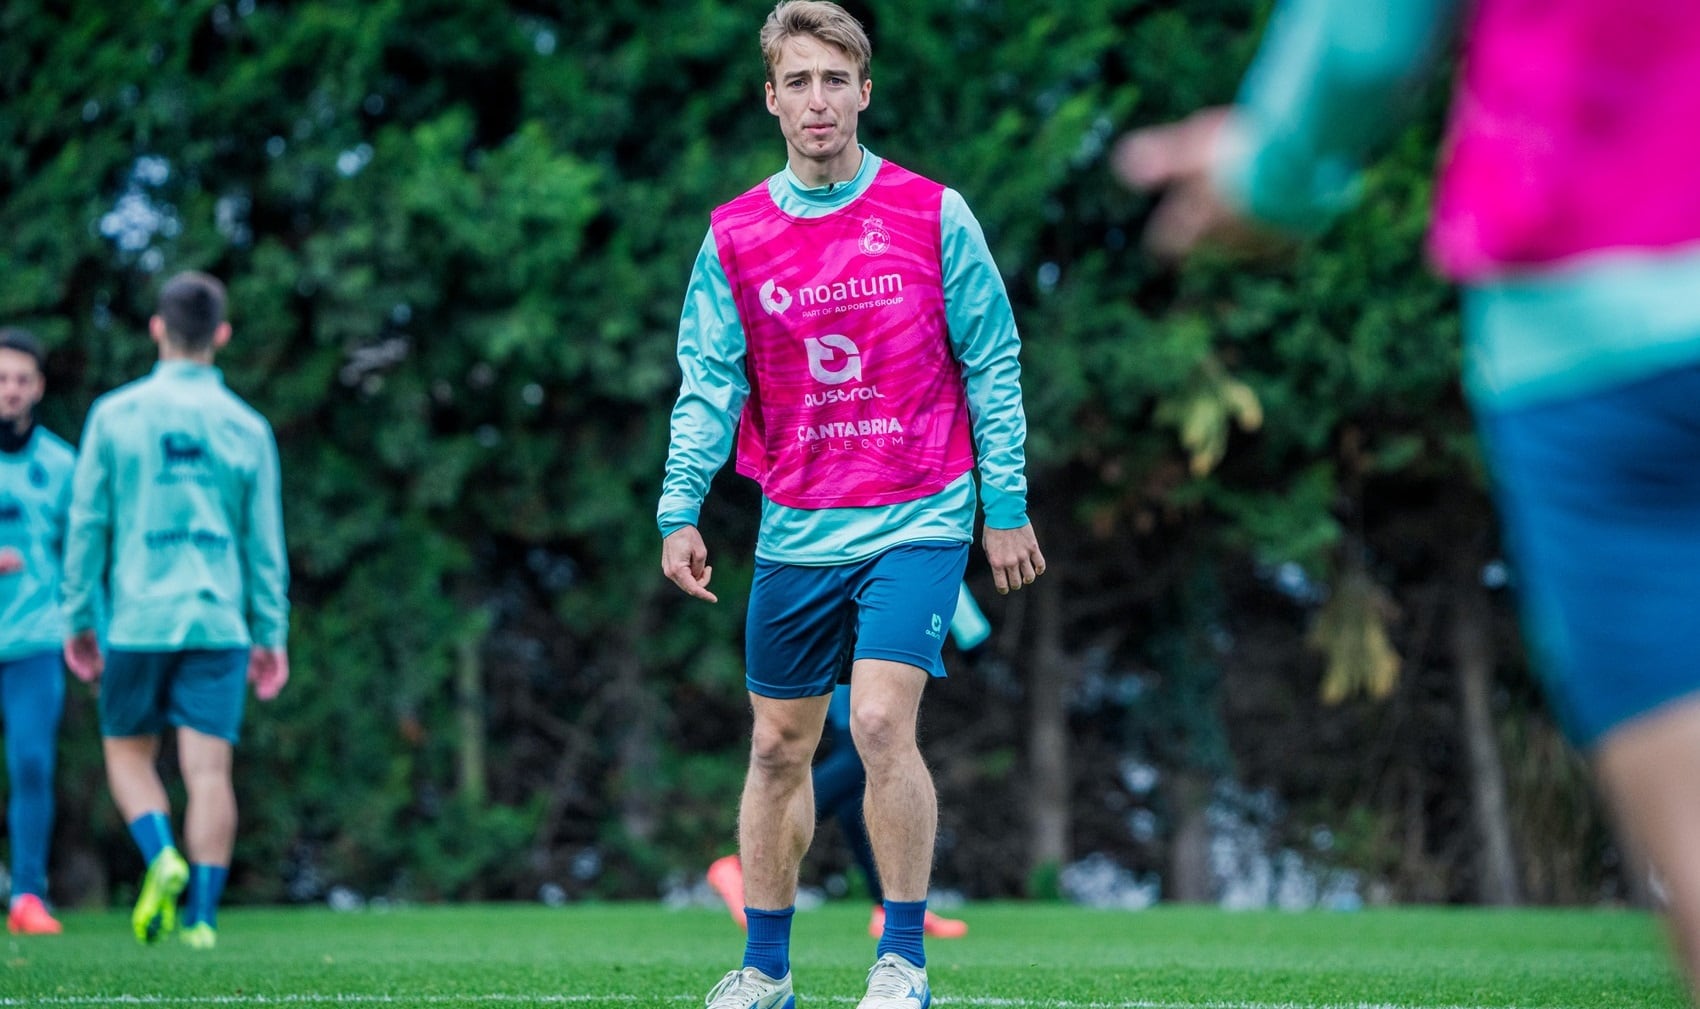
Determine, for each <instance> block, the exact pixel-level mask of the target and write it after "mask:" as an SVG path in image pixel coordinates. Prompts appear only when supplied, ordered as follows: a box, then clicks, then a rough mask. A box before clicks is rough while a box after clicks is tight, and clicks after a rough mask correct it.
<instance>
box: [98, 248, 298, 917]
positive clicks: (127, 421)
mask: <svg viewBox="0 0 1700 1009" xmlns="http://www.w3.org/2000/svg"><path fill="white" fill-rule="evenodd" d="M148 331H149V334H150V335H151V336H152V338H153V341H154V343H155V344H157V345H158V348H159V363H158V364H157V365H156V366H155V367H154V370H153V373H152V374H151V375H149V376H147V377H146V378H143V379H140V380H138V381H135V382H131V383H130V384H128V385H125V386H123V387H121V388H119V389H116V390H114V391H113V392H110V393H107V394H106V395H105V396H102V397H101V398H100V399H98V400H96V401H95V403H94V406H93V407H91V408H90V410H89V415H88V420H87V421H86V423H85V425H84V429H83V439H82V447H83V452H82V453H81V455H80V456H79V457H78V465H77V470H76V477H75V480H74V483H73V490H72V503H71V516H70V532H69V534H68V537H67V546H66V557H65V565H66V568H65V611H66V614H67V617H68V619H69V622H70V633H71V635H72V637H71V638H70V639H69V640H67V642H66V644H65V656H66V661H67V663H68V664H69V665H70V667H71V671H72V672H73V673H75V674H76V675H77V676H78V677H80V678H81V679H84V680H86V681H90V682H93V681H95V680H99V682H100V726H101V736H102V738H103V744H104V751H105V756H106V775H107V782H108V784H109V786H110V787H111V789H112V797H113V800H114V801H115V802H116V803H117V806H118V809H119V812H120V813H122V814H123V817H124V821H125V823H127V824H128V825H129V828H130V835H131V837H132V838H134V839H135V842H136V845H137V847H138V848H139V849H140V850H141V853H142V859H143V861H144V862H145V863H146V865H147V875H146V876H145V877H144V878H143V881H142V888H141V894H140V896H139V897H138V898H137V900H136V906H135V909H134V911H133V912H132V914H131V927H132V928H133V929H134V931H135V934H136V938H137V939H138V940H140V941H142V942H154V941H156V940H158V939H159V938H161V937H162V936H165V935H168V934H170V933H171V932H173V931H174V930H175V929H176V927H177V899H178V896H179V895H180V894H181V893H182V891H183V889H184V887H185V886H187V887H188V891H189V892H188V898H187V905H186V912H185V914H184V928H183V933H182V938H183V941H184V942H185V943H186V944H188V945H190V946H193V947H196V948H200V949H210V948H211V947H212V946H213V945H214V944H215V943H216V941H217V931H216V928H217V911H218V901H219V897H220V895H221V894H222V893H223V890H224V883H225V879H226V877H227V876H228V874H229V871H230V858H231V853H232V850H233V849H234V847H235V843H236V793H235V790H234V788H233V787H232V784H231V763H232V759H233V750H234V747H235V744H236V742H237V738H238V734H239V729H240V726H241V723H242V709H243V702H244V696H245V693H246V689H247V683H248V682H250V681H251V682H252V683H253V686H254V694H255V696H256V697H258V698H259V699H260V700H263V701H264V700H270V699H272V698H273V697H276V696H277V694H278V691H280V690H281V689H283V685H284V684H285V683H286V682H287V681H288V679H289V658H288V653H287V652H286V651H285V637H286V634H287V631H288V617H289V601H288V598H287V595H286V593H287V590H288V583H289V568H288V558H287V557H286V556H285V553H284V541H283V503H282V498H281V492H280V487H279V470H278V456H277V443H276V441H275V440H274V439H273V437H272V431H271V425H269V424H268V423H266V420H265V418H264V417H261V416H260V415H259V414H258V413H256V412H255V411H254V410H253V409H252V408H250V407H249V406H248V405H247V404H246V403H244V402H243V401H242V400H241V399H239V398H238V397H237V396H236V395H235V394H234V393H232V392H231V391H230V390H229V389H227V388H226V387H225V385H224V378H223V375H222V374H221V373H220V372H219V370H218V369H217V368H215V367H214V366H213V363H212V362H213V357H214V355H215V354H216V353H217V352H218V351H219V350H220V349H222V348H223V347H224V345H225V344H226V343H228V342H229V341H230V324H229V323H228V322H226V321H225V294H224V285H222V284H220V283H219V282H218V281H217V280H215V279H213V278H212V277H209V276H207V275H206V274H202V273H181V274H178V275H177V276H175V277H173V278H171V279H170V280H169V281H167V282H166V284H165V286H164V288H163V289H162V290H161V292H160V296H159V312H158V314H157V315H155V316H153V318H152V319H150V320H149V323H148ZM102 585H106V586H108V587H109V589H110V592H111V627H110V630H109V631H108V634H107V640H108V642H109V643H110V649H109V654H108V655H107V656H105V657H104V659H103V657H102V655H101V653H100V649H99V647H98V645H97V643H96V639H95V634H94V630H93V627H94V598H95V594H96V592H98V591H99V590H100V587H101V586H102ZM167 725H170V726H174V727H176V729H177V757H178V763H179V766H180V768H181V770H182V774H183V782H184V785H185V787H186V790H187V792H188V803H187V808H186V809H185V810H184V820H183V823H184V826H183V832H184V836H185V839H186V840H187V842H188V845H187V847H188V854H189V859H190V861H185V860H184V858H183V855H182V854H181V853H179V851H178V849H177V843H176V840H175V838H174V837H173V835H172V831H171V820H170V800H169V799H168V798H167V796H166V792H165V786H164V784H163V782H161V780H160V776H159V770H158V768H157V766H156V761H157V758H158V756H159V747H160V734H161V733H162V732H163V731H164V730H165V728H166V726H167ZM191 863H192V864H191Z"/></svg>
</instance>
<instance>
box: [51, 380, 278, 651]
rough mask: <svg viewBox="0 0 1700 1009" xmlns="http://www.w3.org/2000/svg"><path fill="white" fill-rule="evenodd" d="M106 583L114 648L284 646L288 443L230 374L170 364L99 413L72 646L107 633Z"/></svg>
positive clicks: (83, 492) (79, 490)
mask: <svg viewBox="0 0 1700 1009" xmlns="http://www.w3.org/2000/svg"><path fill="white" fill-rule="evenodd" d="M103 582H105V583H109V586H110V590H111V624H110V626H109V628H108V630H107V635H106V637H107V641H108V643H109V644H111V645H113V646H114V647H117V648H126V649H137V650H148V651H169V650H179V649H189V648H237V647H242V646H245V645H248V644H257V645H261V646H264V647H267V648H282V647H283V646H284V643H285V638H286V636H287V633H288V624H289V600H288V596H287V592H288V588H289V561H288V558H287V556H286V555H285V553H284V541H283V502H282V497H281V489H280V477H279V469H278V456H277V442H276V440H275V439H274V438H273V437H272V429H271V425H270V424H268V423H266V419H265V418H264V417H262V416H260V415H259V414H258V413H257V412H255V411H254V410H253V409H252V408H251V407H249V406H248V404H246V403H244V402H243V401H242V400H241V399H240V398H239V397H237V396H236V394H235V393H232V392H231V391H230V390H229V389H227V388H225V385H224V377H223V375H222V374H221V373H220V372H219V370H218V369H217V368H214V367H213V366H211V365H205V364H195V363H192V362H187V361H162V362H160V363H159V364H158V365H157V366H155V368H154V370H153V373H152V374H150V375H148V376H147V377H146V378H142V379H139V380H137V381H135V382H131V383H130V384H128V385H125V386H122V387H120V388H118V389H115V390H113V391H112V392H109V393H107V394H106V395H105V396H102V397H101V398H100V399H98V400H96V401H95V403H94V406H93V407H92V408H90V410H89V416H88V421H87V422H86V424H85V425H84V429H83V440H82V445H81V447H80V454H79V455H78V458H77V470H76V479H75V481H74V483H73V488H72V495H71V514H70V531H69V533H68V535H67V538H66V549H65V613H66V616H67V618H68V619H69V621H70V625H71V627H70V630H71V632H72V633H73V634H75V633H80V632H82V631H84V630H88V629H91V628H93V627H94V625H95V606H94V602H95V597H96V595H97V593H98V591H99V589H100V587H101V585H102V583H103Z"/></svg>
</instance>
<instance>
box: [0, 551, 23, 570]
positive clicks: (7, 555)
mask: <svg viewBox="0 0 1700 1009" xmlns="http://www.w3.org/2000/svg"><path fill="white" fill-rule="evenodd" d="M23 569H24V555H23V554H21V553H19V552H18V550H17V548H16V547H0V575H15V574H17V573H18V572H19V571H22V570H23Z"/></svg>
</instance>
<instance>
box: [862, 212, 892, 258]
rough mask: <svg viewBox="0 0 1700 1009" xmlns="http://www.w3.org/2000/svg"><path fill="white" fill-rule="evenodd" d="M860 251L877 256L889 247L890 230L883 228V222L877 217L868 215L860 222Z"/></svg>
mask: <svg viewBox="0 0 1700 1009" xmlns="http://www.w3.org/2000/svg"><path fill="white" fill-rule="evenodd" d="M860 245H861V248H862V251H863V252H865V253H867V254H868V255H870V256H877V255H879V254H880V253H882V252H884V251H885V250H887V249H889V248H891V232H889V231H887V230H885V222H884V221H881V220H880V219H879V218H877V217H870V218H868V219H867V220H865V221H863V222H862V241H861V243H860Z"/></svg>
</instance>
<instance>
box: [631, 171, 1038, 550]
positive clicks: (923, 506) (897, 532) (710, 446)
mask: <svg viewBox="0 0 1700 1009" xmlns="http://www.w3.org/2000/svg"><path fill="white" fill-rule="evenodd" d="M879 166H880V159H879V158H877V157H875V156H874V155H873V154H872V153H871V152H869V151H867V150H866V148H864V149H863V152H862V166H861V168H860V169H859V170H858V171H857V173H856V177H855V178H853V179H851V180H850V181H848V182H843V183H834V184H831V185H828V186H821V187H816V188H810V187H808V186H806V185H804V184H803V182H802V180H800V179H798V178H797V176H796V175H795V174H794V173H793V172H792V171H791V170H790V169H789V168H786V169H785V170H784V171H781V172H780V173H778V174H776V175H774V176H772V177H771V178H770V179H769V180H768V192H769V194H770V195H771V196H772V197H773V200H774V202H775V203H776V204H777V205H778V206H779V208H780V209H781V210H783V211H785V212H786V213H787V214H791V215H793V216H797V217H816V216H823V215H826V214H830V213H832V212H833V211H835V210H838V209H839V208H841V207H844V206H846V205H847V204H849V203H850V202H851V201H853V200H855V199H856V198H857V197H858V196H860V195H861V194H862V193H863V192H865V191H866V190H867V188H868V186H869V185H871V184H872V183H873V179H874V176H875V174H876V173H877V172H878V171H879ZM939 229H940V236H939V237H940V252H941V259H942V264H941V265H942V268H943V280H944V299H945V316H946V323H947V325H948V328H949V332H950V345H951V351H952V354H953V356H954V357H955V358H956V360H957V362H958V364H959V365H960V366H961V368H962V377H963V385H964V390H965V393H966V396H967V399H968V410H969V416H970V418H971V420H972V422H973V434H974V446H975V456H976V465H977V468H978V470H979V475H980V490H979V495H978V496H977V495H976V491H975V484H974V474H973V473H972V472H970V473H965V474H963V475H962V476H961V477H960V478H958V479H957V480H955V481H953V482H952V483H951V484H950V485H949V486H947V487H946V488H945V489H944V490H942V491H939V492H938V493H937V494H933V495H931V496H928V497H924V498H920V499H918V500H915V501H905V502H902V503H899V504H894V505H882V506H876V507H857V508H822V509H801V508H788V507H785V506H783V505H780V504H777V503H775V502H774V501H772V500H770V499H767V498H763V502H762V520H761V530H760V533H759V534H758V537H757V541H756V554H757V556H759V557H761V558H763V559H765V560H771V561H777V562H781V563H788V564H846V563H850V562H853V561H857V560H861V559H863V558H866V557H871V556H873V555H874V554H877V553H879V552H881V551H883V550H887V549H889V548H891V547H893V546H896V545H897V544H899V543H911V542H917V541H921V540H946V541H955V542H964V543H966V542H972V541H973V538H974V513H975V508H976V505H977V502H978V498H980V497H983V499H984V501H985V512H986V524H987V525H988V526H990V527H991V528H994V529H1017V528H1020V527H1021V526H1023V525H1026V524H1027V479H1026V475H1025V470H1026V454H1025V445H1026V439H1027V417H1026V413H1025V412H1024V410H1023V408H1022V403H1021V365H1020V362H1019V357H1018V355H1019V351H1020V346H1021V343H1020V338H1019V336H1018V335H1017V333H1016V327H1015V315H1014V313H1013V311H1012V310H1011V309H1010V304H1009V295H1008V294H1007V292H1006V291H1005V290H1004V285H1003V278H1002V276H1001V275H1000V274H999V273H998V269H997V265H996V264H995V263H994V262H993V261H992V255H991V251H990V249H988V248H987V246H986V239H985V235H984V234H983V233H982V232H981V230H980V225H979V222H978V221H976V220H975V219H974V215H973V214H972V213H971V212H970V211H969V209H968V205H967V204H966V203H965V202H964V201H963V199H962V197H961V195H960V194H958V193H957V192H956V191H954V190H951V189H948V188H947V189H946V190H945V191H944V198H943V204H942V206H941V209H940V221H939ZM745 352H746V342H745V334H744V326H743V323H742V322H741V321H740V319H739V316H738V308H737V302H736V300H735V299H734V298H733V295H732V287H731V284H730V283H729V282H728V281H727V279H726V271H725V268H724V267H723V266H722V265H721V262H720V255H719V250H718V249H717V247H716V245H715V241H714V233H713V231H712V230H711V231H710V232H709V234H708V236H707V237H706V238H704V239H703V244H702V248H701V250H700V251H699V252H698V253H697V259H696V264H695V266H694V267H693V269H692V271H691V280H690V284H689V286H688V287H687V289H686V291H685V306H684V311H683V313H682V315H681V318H680V322H679V348H678V357H679V368H680V371H681V372H682V374H683V381H682V382H681V384H680V388H679V398H678V401H677V403H676V404H675V406H674V408H673V419H672V440H671V444H670V445H669V447H668V453H667V472H666V477H665V479H664V481H663V483H662V490H661V501H660V504H659V505H658V507H657V509H656V522H657V525H658V526H659V527H660V529H661V532H662V535H667V534H669V533H671V532H673V531H674V530H676V529H679V528H681V527H683V526H687V525H695V524H696V522H697V516H698V513H699V512H700V510H701V508H702V502H703V499H704V498H705V497H706V496H707V494H708V487H709V483H710V481H712V480H713V478H714V474H715V473H717V472H718V471H719V470H720V467H721V466H723V465H725V463H726V460H727V459H728V458H729V457H730V456H731V453H732V449H733V445H734V440H735V437H736V434H737V426H738V418H739V416H740V414H741V413H742V411H743V408H744V403H745V401H746V400H747V399H748V398H749V395H750V385H749V379H748V377H747V376H746V374H745V371H744V355H745Z"/></svg>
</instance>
